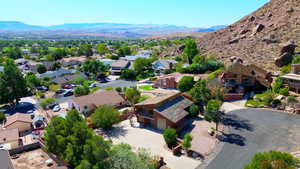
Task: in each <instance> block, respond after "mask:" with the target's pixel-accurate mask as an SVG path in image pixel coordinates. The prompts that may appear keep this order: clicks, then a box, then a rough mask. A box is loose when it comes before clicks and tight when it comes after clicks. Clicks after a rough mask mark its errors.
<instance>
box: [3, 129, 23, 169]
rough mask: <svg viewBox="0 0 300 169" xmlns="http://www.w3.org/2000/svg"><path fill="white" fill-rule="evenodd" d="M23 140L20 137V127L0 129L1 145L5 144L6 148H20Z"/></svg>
mask: <svg viewBox="0 0 300 169" xmlns="http://www.w3.org/2000/svg"><path fill="white" fill-rule="evenodd" d="M21 142H22V141H21V139H20V137H19V129H18V128H13V129H5V130H1V129H0V146H3V147H4V148H5V149H8V150H10V149H15V148H18V147H19V145H20V143H21ZM0 151H1V150H0ZM1 166H2V163H1Z"/></svg>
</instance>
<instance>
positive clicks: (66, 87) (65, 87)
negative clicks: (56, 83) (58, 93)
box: [63, 85, 72, 89]
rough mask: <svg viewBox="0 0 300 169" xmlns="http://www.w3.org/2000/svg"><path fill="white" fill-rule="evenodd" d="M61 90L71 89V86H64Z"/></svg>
mask: <svg viewBox="0 0 300 169" xmlns="http://www.w3.org/2000/svg"><path fill="white" fill-rule="evenodd" d="M63 89H72V86H71V85H64V86H63Z"/></svg>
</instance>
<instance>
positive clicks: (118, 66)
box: [110, 60, 130, 74]
mask: <svg viewBox="0 0 300 169" xmlns="http://www.w3.org/2000/svg"><path fill="white" fill-rule="evenodd" d="M129 66H130V62H129V61H127V60H117V61H115V62H113V63H112V64H111V69H110V72H111V73H112V74H121V72H122V70H123V69H127V68H129Z"/></svg>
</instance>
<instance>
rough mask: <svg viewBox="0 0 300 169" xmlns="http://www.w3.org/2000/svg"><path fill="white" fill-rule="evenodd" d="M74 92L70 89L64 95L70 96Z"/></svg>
mask: <svg viewBox="0 0 300 169" xmlns="http://www.w3.org/2000/svg"><path fill="white" fill-rule="evenodd" d="M73 94H74V92H73V91H72V90H69V91H67V92H65V93H64V94H63V95H64V97H68V96H73Z"/></svg>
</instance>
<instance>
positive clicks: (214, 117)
mask: <svg viewBox="0 0 300 169" xmlns="http://www.w3.org/2000/svg"><path fill="white" fill-rule="evenodd" d="M220 107H221V103H220V101H219V100H210V101H208V103H207V105H206V108H205V115H204V118H205V120H207V121H209V122H214V123H215V124H216V130H217V131H218V127H219V123H220V121H221V118H222V112H221V111H220Z"/></svg>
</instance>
